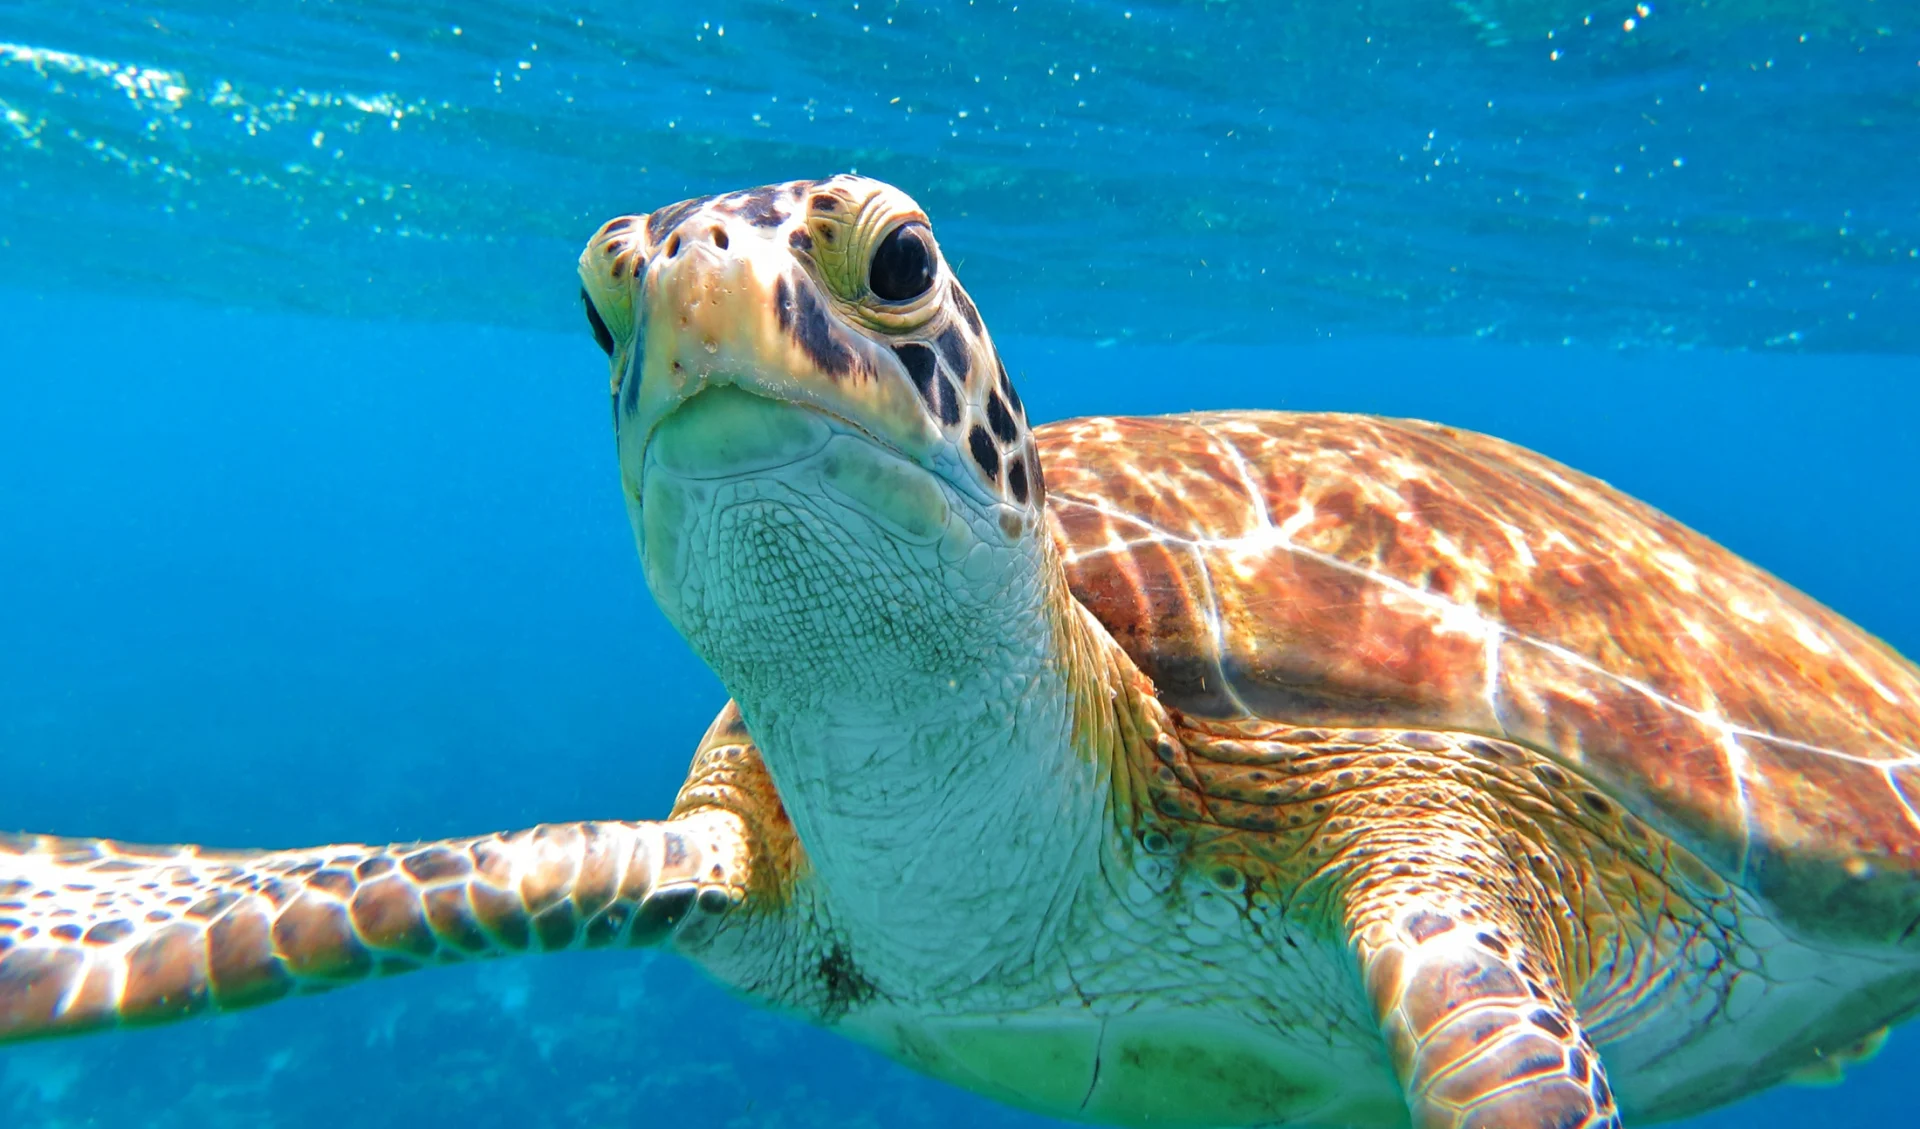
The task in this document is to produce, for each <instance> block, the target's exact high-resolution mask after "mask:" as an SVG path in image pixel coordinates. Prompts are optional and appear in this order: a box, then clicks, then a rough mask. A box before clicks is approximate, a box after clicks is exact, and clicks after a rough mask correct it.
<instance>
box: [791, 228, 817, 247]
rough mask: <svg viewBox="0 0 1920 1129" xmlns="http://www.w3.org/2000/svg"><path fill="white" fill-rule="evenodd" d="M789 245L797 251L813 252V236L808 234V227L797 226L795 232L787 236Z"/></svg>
mask: <svg viewBox="0 0 1920 1129" xmlns="http://www.w3.org/2000/svg"><path fill="white" fill-rule="evenodd" d="M787 246H789V247H791V248H793V249H794V250H796V251H801V252H807V253H811V252H812V251H813V236H811V235H808V234H807V229H806V228H804V227H796V228H794V229H793V234H791V235H789V236H787Z"/></svg>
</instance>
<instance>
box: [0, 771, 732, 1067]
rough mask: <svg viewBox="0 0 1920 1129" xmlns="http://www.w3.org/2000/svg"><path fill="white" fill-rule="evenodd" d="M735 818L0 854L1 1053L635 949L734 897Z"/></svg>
mask: <svg viewBox="0 0 1920 1129" xmlns="http://www.w3.org/2000/svg"><path fill="white" fill-rule="evenodd" d="M750 855H751V851H750V849H749V840H748V836H747V834H746V832H745V829H744V828H743V827H742V825H741V821H740V819H739V817H737V816H735V815H733V814H731V813H728V812H724V811H718V810H712V809H708V810H703V811H698V812H694V813H691V814H688V815H685V816H682V817H680V818H677V819H672V820H668V821H666V822H658V823H565V824H552V825H543V826H540V827H535V828H533V829H532V830H529V831H518V832H513V833H510V834H500V835H489V836H483V837H480V838H473V839H451V840H446V841H443V842H438V843H413V844H405V845H396V846H389V847H364V846H333V847H320V848H316V849H312V850H300V851H224V852H223V851H209V850H205V849H202V848H198V847H159V848H155V847H136V846H128V845H125V844H121V843H116V842H113V841H111V840H103V839H60V838H54V837H51V836H34V835H0V1042H5V1041H8V1040H14V1039H25V1038H33V1037H36V1036H44V1035H58V1034H71V1033H77V1032H81V1031H88V1030H94V1029H97V1028H102V1027H112V1026H117V1025H122V1024H146V1023H157V1022H163V1021H166V1020H171V1019H179V1018H183V1017H185V1016H188V1015H192V1014H194V1013H196V1012H203V1011H210V1010H221V1009H230V1008H240V1007H249V1006H252V1005H254V1004H262V1003H268V1002H270V1001H273V1000H277V999H280V998H281V997H283V996H287V995H290V994H294V993H300V992H315V991H324V990H327V989H330V988H336V987H341V986H343V985H346V984H350V983H354V982H357V981H360V980H365V979H368V978H370V977H375V976H383V975H388V974H392V973H396V972H405V971H410V970H412V969H416V968H421V967H425V966H428V965H433V964H443V963H449V962H453V961H459V960H465V959H472V958H479V957H491V956H510V955H515V954H519V953H534V952H553V951H556V950H560V949H570V948H596V947H603V946H612V945H626V946H632V945H651V944H658V943H661V942H663V941H666V940H668V939H670V938H674V937H676V936H678V937H684V936H685V935H686V934H687V933H688V931H690V930H698V929H701V928H703V927H705V926H707V925H710V924H711V923H712V922H713V920H714V919H715V918H716V917H718V916H719V915H721V914H724V913H725V912H726V911H727V910H728V909H729V908H730V907H732V906H734V905H735V904H737V903H738V902H739V901H740V900H741V899H742V898H743V897H744V896H745V894H746V891H747V886H748V868H749V866H750V865H751V858H750Z"/></svg>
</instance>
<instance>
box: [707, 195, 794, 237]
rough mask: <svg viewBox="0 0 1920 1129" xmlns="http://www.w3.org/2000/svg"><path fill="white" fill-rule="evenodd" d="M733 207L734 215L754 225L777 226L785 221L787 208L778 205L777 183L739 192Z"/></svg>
mask: <svg viewBox="0 0 1920 1129" xmlns="http://www.w3.org/2000/svg"><path fill="white" fill-rule="evenodd" d="M733 208H734V214H735V215H737V216H739V217H740V218H741V219H743V220H746V221H747V222H748V223H750V224H752V225H753V226H755V227H779V226H780V225H781V224H783V223H785V222H787V210H786V209H785V208H783V207H781V206H780V188H779V186H778V185H769V186H767V187H765V188H756V189H754V190H753V191H751V192H743V193H741V194H740V195H739V196H737V197H735V198H734V200H733ZM723 246H724V244H723Z"/></svg>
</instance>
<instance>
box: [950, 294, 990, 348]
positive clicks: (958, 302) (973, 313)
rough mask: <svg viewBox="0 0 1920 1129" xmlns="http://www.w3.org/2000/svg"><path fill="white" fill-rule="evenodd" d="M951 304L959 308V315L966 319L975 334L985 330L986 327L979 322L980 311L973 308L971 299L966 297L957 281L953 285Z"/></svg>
mask: <svg viewBox="0 0 1920 1129" xmlns="http://www.w3.org/2000/svg"><path fill="white" fill-rule="evenodd" d="M953 304H954V305H955V306H958V307H959V308H960V316H961V317H963V318H966V319H967V324H968V325H970V326H972V327H973V332H974V334H975V335H976V336H977V335H979V334H981V333H983V332H985V331H986V327H985V326H983V325H981V324H980V311H979V310H977V309H975V308H974V305H973V299H972V298H969V297H967V292H966V291H965V290H962V289H961V288H960V285H959V284H958V283H955V284H954V287H953Z"/></svg>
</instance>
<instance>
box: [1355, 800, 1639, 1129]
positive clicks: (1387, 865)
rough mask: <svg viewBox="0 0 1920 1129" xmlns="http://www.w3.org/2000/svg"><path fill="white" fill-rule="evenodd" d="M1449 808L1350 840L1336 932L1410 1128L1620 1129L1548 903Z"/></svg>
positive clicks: (1483, 833) (1491, 841)
mask: <svg viewBox="0 0 1920 1129" xmlns="http://www.w3.org/2000/svg"><path fill="white" fill-rule="evenodd" d="M1468 806H1469V805H1466V804H1460V805H1458V806H1442V805H1434V807H1433V810H1432V811H1431V812H1430V813H1429V815H1430V817H1431V818H1429V819H1426V820H1419V821H1415V820H1410V821H1409V822H1408V826H1406V827H1404V828H1401V829H1399V830H1398V831H1397V832H1396V833H1391V834H1385V835H1376V836H1375V837H1374V839H1375V841H1373V842H1366V840H1367V839H1368V836H1366V835H1361V836H1358V839H1359V840H1360V841H1361V842H1362V843H1364V844H1365V845H1364V848H1363V850H1362V851H1361V852H1356V853H1364V854H1365V855H1366V856H1367V858H1366V862H1365V863H1364V864H1363V865H1361V866H1360V867H1358V868H1357V872H1356V875H1355V883H1354V887H1353V889H1352V890H1351V891H1350V893H1349V895H1348V905H1347V928H1348V931H1349V932H1348V935H1349V938H1350V940H1351V944H1352V945H1353V948H1354V951H1355V954H1356V955H1357V956H1358V957H1359V959H1360V966H1361V972H1362V974H1363V975H1364V977H1365V980H1366V988H1367V995H1368V997H1369V999H1370V1000H1371V1001H1372V1003H1373V1006H1374V1011H1375V1015H1376V1016H1377V1018H1378V1019H1379V1021H1380V1027H1381V1033H1382V1034H1383V1035H1384V1036H1385V1037H1386V1042H1387V1051H1388V1054H1389V1056H1390V1057H1391V1058H1392V1060H1393V1064H1394V1068H1395V1071H1396V1072H1397V1073H1398V1074H1399V1075H1400V1080H1401V1083H1402V1084H1403V1085H1404V1086H1405V1088H1406V1095H1407V1105H1408V1109H1409V1112H1410V1113H1411V1114H1412V1119H1413V1126H1414V1129H1620V1116H1619V1112H1618V1110H1617V1108H1616V1106H1615V1104H1614V1099H1613V1092H1612V1090H1611V1088H1610V1087H1609V1086H1608V1084H1607V1078H1606V1069H1605V1067H1604V1066H1603V1065H1602V1064H1601V1061H1600V1055H1599V1053H1598V1052H1597V1051H1596V1050H1595V1049H1594V1046H1593V1043H1592V1042H1591V1041H1589V1040H1588V1038H1587V1036H1586V1033H1585V1031H1584V1030H1582V1027H1581V1023H1580V1017H1579V1015H1578V1014H1577V1012H1576V1010H1575V1008H1574V1005H1573V1001H1572V999H1571V993H1570V992H1569V991H1568V989H1567V987H1566V985H1565V983H1564V980H1563V975H1562V972H1561V968H1562V966H1563V964H1564V962H1563V961H1562V960H1561V959H1560V952H1559V945H1558V944H1557V937H1558V931H1557V930H1556V929H1555V928H1554V926H1553V923H1552V922H1551V921H1549V920H1547V919H1546V918H1545V916H1544V914H1545V913H1546V912H1549V911H1547V910H1546V909H1545V907H1547V906H1549V905H1551V904H1552V900H1551V899H1550V898H1548V897H1545V896H1543V895H1542V892H1541V891H1539V890H1536V889H1534V888H1533V887H1534V884H1533V883H1531V882H1530V881H1529V880H1528V876H1527V875H1526V873H1525V872H1524V871H1523V870H1522V868H1521V867H1519V866H1517V865H1514V864H1513V863H1512V862H1510V861H1509V860H1508V858H1507V856H1506V855H1505V854H1504V852H1503V850H1502V848H1501V845H1500V843H1499V839H1498V836H1497V835H1496V834H1494V833H1492V832H1491V829H1489V828H1486V827H1484V826H1478V825H1477V822H1478V821H1477V820H1475V819H1474V818H1473V817H1472V816H1470V815H1465V814H1463V813H1462V811H1461V810H1460V809H1462V808H1466V807H1468Z"/></svg>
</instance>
